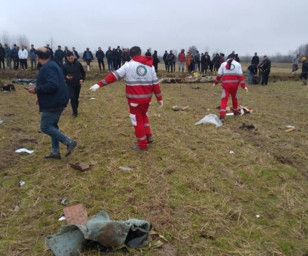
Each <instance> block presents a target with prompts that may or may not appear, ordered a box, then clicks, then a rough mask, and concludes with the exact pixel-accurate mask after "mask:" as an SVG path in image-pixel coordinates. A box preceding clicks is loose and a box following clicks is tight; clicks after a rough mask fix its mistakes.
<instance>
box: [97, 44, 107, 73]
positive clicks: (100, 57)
mask: <svg viewBox="0 0 308 256" xmlns="http://www.w3.org/2000/svg"><path fill="white" fill-rule="evenodd" d="M95 56H96V58H97V63H98V68H99V70H102V67H103V70H105V63H104V58H105V53H104V51H103V50H102V48H101V47H98V50H97V52H96V54H95Z"/></svg>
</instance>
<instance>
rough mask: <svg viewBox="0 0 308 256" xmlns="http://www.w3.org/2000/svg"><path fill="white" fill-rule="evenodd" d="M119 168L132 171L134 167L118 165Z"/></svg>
mask: <svg viewBox="0 0 308 256" xmlns="http://www.w3.org/2000/svg"><path fill="white" fill-rule="evenodd" d="M119 169H120V170H122V171H133V170H134V169H133V168H131V167H128V166H120V167H119Z"/></svg>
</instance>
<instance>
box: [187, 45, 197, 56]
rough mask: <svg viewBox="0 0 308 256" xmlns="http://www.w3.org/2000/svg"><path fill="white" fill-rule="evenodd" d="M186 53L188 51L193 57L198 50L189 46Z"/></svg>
mask: <svg viewBox="0 0 308 256" xmlns="http://www.w3.org/2000/svg"><path fill="white" fill-rule="evenodd" d="M188 51H190V52H191V54H192V55H193V56H195V55H196V53H197V51H198V49H197V47H196V46H194V45H193V46H190V47H189V48H188Z"/></svg>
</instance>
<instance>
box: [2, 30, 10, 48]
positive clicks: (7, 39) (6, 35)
mask: <svg viewBox="0 0 308 256" xmlns="http://www.w3.org/2000/svg"><path fill="white" fill-rule="evenodd" d="M1 41H2V43H3V44H8V45H10V44H11V40H10V35H9V33H8V32H6V31H5V32H3V34H2V36H1Z"/></svg>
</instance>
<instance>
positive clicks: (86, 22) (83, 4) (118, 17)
mask: <svg viewBox="0 0 308 256" xmlns="http://www.w3.org/2000/svg"><path fill="white" fill-rule="evenodd" d="M307 11H308V0H257V1H254V0H219V1H215V0H211V1H210V0H193V1H189V0H186V1H184V0H154V1H150V0H143V1H142V0H117V1H106V0H87V1H78V0H52V1H41V0H37V1H36V0H26V1H22V0H20V1H9V0H1V5H0V42H2V41H3V34H6V35H9V36H10V37H11V38H14V37H18V36H19V35H25V36H26V37H27V38H28V40H29V43H33V44H34V45H35V47H39V46H42V45H46V43H47V42H48V41H50V39H51V38H52V39H53V42H54V45H53V48H54V49H55V48H56V46H57V45H61V46H62V47H64V46H65V45H67V46H68V47H69V48H71V47H72V46H75V47H76V49H77V50H78V51H79V52H83V51H84V50H85V48H86V47H89V48H90V50H92V51H93V52H94V51H96V50H97V47H98V46H101V47H102V49H103V50H104V51H105V50H106V49H107V47H108V46H111V47H116V46H117V45H119V46H121V47H132V46H134V45H139V46H141V48H142V50H143V51H145V50H146V49H147V48H149V47H151V49H152V51H153V50H157V51H158V54H159V55H162V53H163V51H164V50H168V51H169V50H178V51H179V50H180V49H181V48H184V49H186V50H187V49H188V48H189V46H192V45H194V46H196V47H197V48H198V50H199V51H201V52H204V51H209V52H210V53H213V52H224V53H226V54H228V53H230V52H231V51H232V50H235V52H237V53H239V55H240V56H243V55H252V54H253V53H254V52H255V51H257V52H258V53H259V55H264V54H268V55H274V54H276V53H278V52H279V53H281V54H288V53H289V51H290V50H291V51H293V50H296V49H297V48H298V46H300V45H302V44H306V43H308V18H307ZM2 43H3V42H2ZM11 43H15V42H11Z"/></svg>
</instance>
